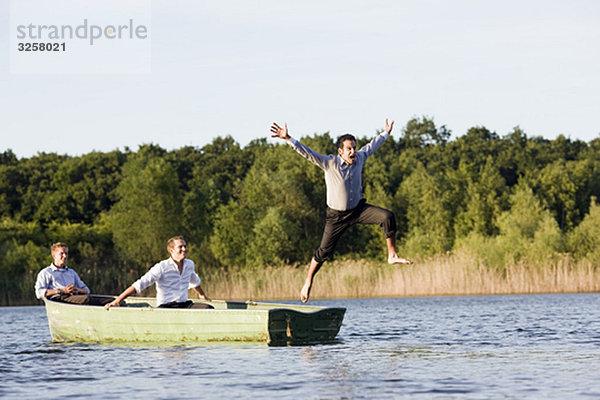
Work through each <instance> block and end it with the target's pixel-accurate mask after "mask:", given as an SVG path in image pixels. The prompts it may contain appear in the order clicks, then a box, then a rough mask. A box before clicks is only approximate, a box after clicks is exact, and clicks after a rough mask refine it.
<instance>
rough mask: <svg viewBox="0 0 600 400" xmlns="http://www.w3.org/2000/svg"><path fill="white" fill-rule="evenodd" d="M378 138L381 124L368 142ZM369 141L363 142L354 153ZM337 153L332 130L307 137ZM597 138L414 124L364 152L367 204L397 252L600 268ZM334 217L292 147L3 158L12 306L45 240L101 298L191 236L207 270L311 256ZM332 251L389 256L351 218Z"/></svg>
mask: <svg viewBox="0 0 600 400" xmlns="http://www.w3.org/2000/svg"><path fill="white" fill-rule="evenodd" d="M374 134H376V132H373V135H374ZM373 135H367V136H363V137H359V138H358V143H357V147H360V146H362V145H364V144H366V143H367V142H368V141H370V140H371V138H372V136H373ZM301 141H302V142H303V143H305V144H306V145H308V146H309V147H311V148H313V149H315V150H316V151H318V152H320V153H324V154H335V153H336V152H337V149H336V145H335V138H332V137H331V136H330V135H329V133H324V134H315V135H312V136H306V137H303V138H301ZM599 178H600V138H598V139H594V140H592V141H590V142H583V141H580V140H571V139H569V138H566V137H564V136H562V135H561V136H558V137H557V138H556V139H554V140H548V139H544V138H542V137H528V136H527V135H526V133H525V132H523V131H522V130H521V129H520V128H519V127H516V128H514V129H513V130H512V131H511V132H509V133H508V134H506V135H504V136H500V135H498V134H497V133H495V132H492V131H489V130H488V129H486V128H485V127H473V128H471V129H469V130H468V131H467V132H466V133H465V134H464V135H462V136H459V137H457V138H456V139H451V132H450V130H448V129H447V128H446V127H445V126H441V127H438V126H436V125H435V123H434V121H433V119H431V118H428V117H420V118H413V119H411V120H410V121H408V122H407V124H406V125H405V126H404V127H403V128H402V129H401V130H398V131H396V132H393V133H392V136H391V137H390V138H389V139H388V140H387V141H386V142H385V143H384V144H383V145H382V146H381V148H380V149H379V150H378V151H377V152H376V153H375V154H374V155H373V156H371V157H370V158H369V160H368V161H367V163H366V165H365V169H364V173H363V187H364V197H365V198H366V199H367V201H368V202H370V203H372V204H375V205H379V206H382V207H385V208H388V209H390V210H392V211H393V212H394V213H395V215H396V218H397V221H398V227H399V232H398V243H399V249H400V251H401V253H400V254H402V255H403V256H406V257H416V258H417V259H419V258H421V259H422V258H424V257H427V256H431V255H435V254H438V253H442V252H451V251H453V250H455V249H458V248H466V249H469V251H472V252H473V253H474V254H476V255H477V256H478V257H480V258H481V260H482V263H484V264H485V265H487V266H488V267H489V268H498V269H503V268H506V266H507V265H510V263H514V262H519V261H523V260H524V261H525V262H526V261H527V260H528V259H531V260H540V259H544V258H549V257H555V256H556V255H558V254H560V255H563V256H564V255H565V254H568V255H569V257H573V258H574V259H584V258H586V259H589V260H591V261H592V262H594V263H597V262H598V261H600V210H599V209H598V206H597V205H596V199H597V198H598V196H599V195H600V179H599ZM324 217H325V183H324V179H323V172H322V171H321V170H320V169H319V168H317V167H315V166H314V165H312V164H310V163H309V162H307V161H306V160H304V159H303V158H301V157H300V156H298V155H297V154H295V153H294V152H293V151H292V150H291V149H290V148H288V146H287V145H285V144H282V143H270V142H267V140H266V139H257V140H254V141H252V142H250V143H249V144H248V145H246V146H244V147H242V146H240V145H239V144H238V143H237V142H236V141H235V140H234V139H233V138H232V137H230V136H227V137H218V138H216V139H214V140H213V141H212V143H210V144H208V145H205V146H203V147H200V148H197V147H191V146H187V147H182V148H179V149H176V150H172V151H167V150H165V149H162V148H161V147H160V146H156V145H152V144H146V145H142V146H140V147H139V148H138V150H137V151H131V150H130V149H128V148H126V149H124V150H123V151H120V150H115V151H112V152H107V153H101V152H91V153H88V154H85V155H82V156H67V155H58V154H54V153H39V154H37V155H36V156H33V157H30V158H21V159H19V158H17V157H16V156H15V154H14V153H13V152H12V151H10V150H7V151H4V152H3V153H0V285H1V293H2V294H1V296H0V303H1V304H23V303H32V302H34V296H33V284H34V282H35V277H36V275H37V273H38V271H39V270H40V269H42V267H44V266H46V265H49V264H50V262H51V258H50V255H49V246H50V244H51V243H53V242H56V241H64V242H67V243H68V244H69V246H70V261H69V265H71V266H73V267H75V268H76V270H77V271H78V273H79V274H80V275H81V277H82V278H83V279H84V281H86V283H87V284H88V286H90V287H91V288H92V290H93V291H94V292H97V293H101V292H106V293H117V292H119V291H120V290H122V289H123V288H125V287H127V286H128V285H129V284H131V282H133V280H134V279H136V278H137V277H138V275H140V274H141V273H142V272H144V271H145V270H147V268H148V267H149V266H151V265H152V264H153V263H155V262H156V261H158V260H161V259H163V258H166V250H165V242H166V240H167V239H168V238H169V237H171V236H174V235H178V234H182V235H184V236H185V237H186V238H187V240H188V242H189V244H190V254H189V257H190V258H191V259H193V260H194V261H196V264H197V265H198V267H199V269H200V272H201V274H202V271H203V270H204V271H208V270H211V271H216V270H219V271H223V273H226V272H227V269H228V268H231V267H234V266H235V267H237V268H253V267H259V268H260V267H263V266H267V265H269V266H286V265H292V266H293V265H298V264H303V263H306V262H308V261H309V260H310V257H311V255H312V252H313V251H314V249H315V248H316V247H317V246H318V243H319V241H320V238H321V233H322V228H323V221H324ZM336 257H349V258H366V259H377V260H379V259H381V260H384V259H385V248H384V241H383V240H382V239H381V232H380V230H379V227H375V226H355V227H353V228H351V229H350V230H349V231H348V232H347V233H346V234H345V237H344V240H342V241H341V242H340V244H339V245H338V248H337V251H336Z"/></svg>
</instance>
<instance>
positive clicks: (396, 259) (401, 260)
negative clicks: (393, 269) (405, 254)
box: [388, 255, 413, 264]
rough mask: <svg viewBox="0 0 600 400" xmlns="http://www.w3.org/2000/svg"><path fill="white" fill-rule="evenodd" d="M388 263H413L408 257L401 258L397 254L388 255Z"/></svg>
mask: <svg viewBox="0 0 600 400" xmlns="http://www.w3.org/2000/svg"><path fill="white" fill-rule="evenodd" d="M388 264H413V261H412V260H409V259H408V258H402V257H399V256H398V255H393V256H389V257H388Z"/></svg>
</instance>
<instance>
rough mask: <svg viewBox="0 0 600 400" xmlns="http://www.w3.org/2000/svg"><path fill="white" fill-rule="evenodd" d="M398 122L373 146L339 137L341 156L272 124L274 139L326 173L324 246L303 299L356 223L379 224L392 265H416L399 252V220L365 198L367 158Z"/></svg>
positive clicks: (388, 125) (313, 264) (312, 264)
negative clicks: (318, 149) (322, 150)
mask: <svg viewBox="0 0 600 400" xmlns="http://www.w3.org/2000/svg"><path fill="white" fill-rule="evenodd" d="M393 126H394V121H392V122H391V123H388V120H387V119H386V120H385V131H384V132H383V133H381V134H379V135H377V136H376V137H375V138H373V140H371V142H370V143H368V144H366V145H365V146H363V147H362V148H361V149H360V150H358V151H357V150H356V139H355V138H354V136H352V135H350V134H345V135H342V136H340V137H339V138H338V141H337V146H338V155H337V156H334V155H331V154H330V155H327V156H326V155H323V154H319V153H317V152H316V151H314V150H313V149H311V148H309V147H307V146H305V145H303V144H302V143H300V142H299V141H297V140H296V139H294V138H293V137H291V136H290V135H289V134H288V129H287V123H286V124H284V127H283V128H282V127H280V126H279V125H278V124H277V123H273V125H271V132H272V133H273V134H272V135H271V137H278V138H281V139H284V140H285V141H286V142H287V143H288V144H289V145H290V146H291V147H292V149H294V150H295V151H296V152H297V153H298V154H300V155H301V156H302V157H304V158H306V159H307V160H308V161H310V162H312V163H313V164H315V165H316V166H318V167H319V168H321V169H322V170H323V171H325V185H326V186H327V217H326V219H325V228H324V230H323V237H322V238H321V245H320V246H319V248H318V249H317V250H316V251H315V253H314V255H313V258H312V260H311V262H310V266H309V268H308V275H307V276H306V281H305V282H304V286H303V287H302V291H301V292H300V300H302V302H304V303H306V302H307V301H308V299H309V297H310V290H311V288H312V284H313V278H314V276H315V275H316V273H317V272H318V271H319V269H320V268H321V266H322V265H323V263H324V262H325V260H327V259H328V258H329V257H330V256H331V254H332V253H333V251H334V250H335V245H336V244H337V241H338V240H339V238H340V236H341V235H342V234H343V233H344V231H346V229H348V228H349V227H350V226H352V225H354V224H378V225H379V226H381V228H382V230H383V234H384V236H385V240H386V244H387V250H388V263H389V264H412V263H413V262H412V261H411V260H408V259H406V258H402V257H399V256H398V254H397V253H396V218H395V217H394V214H393V213H392V212H391V211H389V210H386V209H383V208H380V207H376V206H372V205H370V204H367V203H366V202H365V200H364V199H363V198H362V169H363V166H364V164H365V161H366V160H367V158H368V157H369V156H370V155H371V154H373V153H374V152H375V150H377V149H378V148H379V147H380V146H381V145H382V144H383V142H385V141H386V139H387V138H388V137H389V136H390V133H391V132H392V127H393Z"/></svg>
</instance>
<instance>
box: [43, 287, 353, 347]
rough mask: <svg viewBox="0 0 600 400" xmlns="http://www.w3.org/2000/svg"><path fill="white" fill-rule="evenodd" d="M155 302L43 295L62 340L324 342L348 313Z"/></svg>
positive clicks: (308, 308) (341, 310) (224, 303)
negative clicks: (82, 301) (110, 302)
mask: <svg viewBox="0 0 600 400" xmlns="http://www.w3.org/2000/svg"><path fill="white" fill-rule="evenodd" d="M155 301H156V300H155V299H154V298H143V297H130V298H128V299H127V300H126V301H123V302H122V303H121V307H112V308H111V309H110V310H108V311H107V310H105V309H104V307H101V306H88V305H77V304H69V303H61V302H57V301H53V300H50V299H44V303H45V305H46V314H47V316H48V324H49V326H50V334H51V335H52V339H53V340H54V341H58V342H62V341H69V342H172V343H181V342H188V343H189V342H194V343H198V342H214V341H251V342H264V343H267V344H269V345H287V344H292V345H293V344H305V343H320V342H327V341H332V340H333V339H334V338H335V336H336V335H337V334H338V332H339V330H340V327H341V325H342V320H343V318H344V313H345V312H346V309H345V308H326V307H315V306H305V305H290V304H274V303H258V302H254V301H246V302H239V301H223V300H213V301H211V302H203V303H207V304H210V305H212V306H213V307H214V309H173V308H155V307H154V306H155ZM193 301H199V300H193Z"/></svg>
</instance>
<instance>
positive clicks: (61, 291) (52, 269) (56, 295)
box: [35, 242, 112, 306]
mask: <svg viewBox="0 0 600 400" xmlns="http://www.w3.org/2000/svg"><path fill="white" fill-rule="evenodd" d="M50 252H51V253H52V258H53V259H54V261H53V262H52V264H50V265H49V266H47V267H46V268H44V269H43V270H41V271H40V272H39V273H38V276H37V280H36V282H35V296H36V297H37V298H38V299H42V298H43V297H48V298H50V299H52V300H57V301H62V302H65V303H75V304H90V305H96V306H99V305H100V306H101V305H105V304H106V303H107V302H109V301H111V300H112V298H101V297H95V296H90V289H88V287H87V286H86V284H85V283H83V281H82V280H81V279H80V278H79V275H77V272H75V271H74V270H73V269H71V268H69V267H67V258H68V257H69V247H68V246H67V245H66V244H65V243H61V242H58V243H54V244H53V245H52V247H50Z"/></svg>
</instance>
